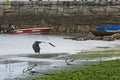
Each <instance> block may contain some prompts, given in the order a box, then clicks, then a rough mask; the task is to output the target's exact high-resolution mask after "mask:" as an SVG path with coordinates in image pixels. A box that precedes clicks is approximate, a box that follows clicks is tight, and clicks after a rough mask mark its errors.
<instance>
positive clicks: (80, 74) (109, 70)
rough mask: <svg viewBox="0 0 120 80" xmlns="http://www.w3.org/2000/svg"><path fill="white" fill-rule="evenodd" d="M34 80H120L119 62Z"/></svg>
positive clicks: (110, 62)
mask: <svg viewBox="0 0 120 80" xmlns="http://www.w3.org/2000/svg"><path fill="white" fill-rule="evenodd" d="M34 80H120V60H113V61H106V62H102V63H100V64H99V65H93V66H89V67H87V68H83V69H76V70H71V71H67V72H64V71H62V72H59V73H56V74H53V75H51V76H45V77H40V78H36V79H34Z"/></svg>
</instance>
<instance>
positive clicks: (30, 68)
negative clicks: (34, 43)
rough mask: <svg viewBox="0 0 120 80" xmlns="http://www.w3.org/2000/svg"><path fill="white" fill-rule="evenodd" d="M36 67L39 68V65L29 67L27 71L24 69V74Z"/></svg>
mask: <svg viewBox="0 0 120 80" xmlns="http://www.w3.org/2000/svg"><path fill="white" fill-rule="evenodd" d="M36 66H37V64H34V65H33V66H32V67H27V68H26V70H25V69H23V74H24V73H26V72H28V71H31V70H32V69H33V68H34V67H36Z"/></svg>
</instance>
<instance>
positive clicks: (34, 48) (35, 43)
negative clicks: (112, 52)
mask: <svg viewBox="0 0 120 80" xmlns="http://www.w3.org/2000/svg"><path fill="white" fill-rule="evenodd" d="M40 43H42V42H41V41H35V42H34V43H33V45H32V48H33V50H34V52H35V53H39V54H40V49H41V48H40V46H39V44H40Z"/></svg>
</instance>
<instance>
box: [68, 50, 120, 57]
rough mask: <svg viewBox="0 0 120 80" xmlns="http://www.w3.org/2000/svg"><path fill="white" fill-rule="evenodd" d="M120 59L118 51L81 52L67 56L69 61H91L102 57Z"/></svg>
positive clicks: (119, 51)
mask: <svg viewBox="0 0 120 80" xmlns="http://www.w3.org/2000/svg"><path fill="white" fill-rule="evenodd" d="M118 56H119V57H120V50H107V51H91V52H81V53H77V54H73V55H71V56H69V57H68V58H70V59H91V58H102V57H118Z"/></svg>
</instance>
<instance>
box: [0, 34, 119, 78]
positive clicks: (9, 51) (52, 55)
mask: <svg viewBox="0 0 120 80" xmlns="http://www.w3.org/2000/svg"><path fill="white" fill-rule="evenodd" d="M68 37H70V36H54V35H7V34H0V80H5V79H6V80H10V79H13V78H16V77H27V76H31V74H29V71H28V72H26V73H24V74H23V70H26V69H27V68H30V67H33V66H34V65H35V64H37V66H35V67H34V68H33V69H32V70H33V71H38V73H39V74H38V73H37V75H38V76H39V75H42V74H41V73H47V72H48V71H49V72H51V71H54V70H61V69H62V70H63V69H66V68H67V67H68V65H66V63H65V58H64V57H65V56H67V55H69V54H75V53H77V52H80V51H82V50H89V49H94V48H96V47H116V46H118V45H120V41H109V42H108V41H96V40H87V41H75V40H71V39H64V38H68ZM36 40H39V41H45V42H51V43H52V44H54V45H55V46H56V47H52V46H51V45H49V44H48V43H42V44H40V46H41V54H40V55H38V54H35V53H34V51H33V49H32V44H33V43H34V41H36ZM46 55H47V56H46ZM85 62H87V61H84V62H83V61H82V60H81V61H79V65H83V64H84V63H85ZM74 64H75V62H74ZM77 64H78V63H77ZM75 66H76V64H75V65H74V67H75ZM69 67H70V66H69ZM35 75H36V74H35Z"/></svg>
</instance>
